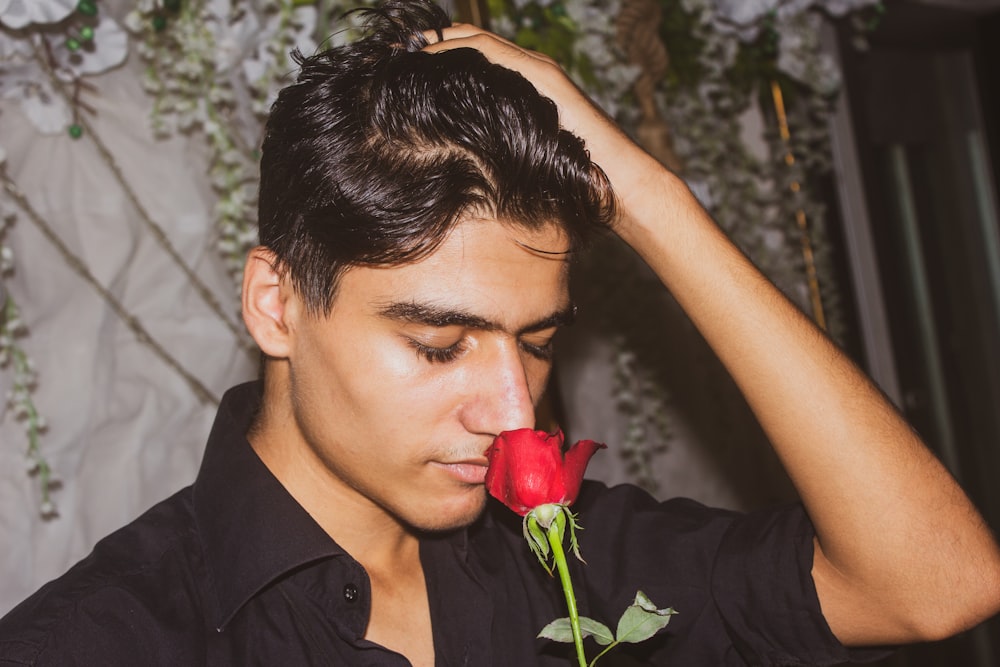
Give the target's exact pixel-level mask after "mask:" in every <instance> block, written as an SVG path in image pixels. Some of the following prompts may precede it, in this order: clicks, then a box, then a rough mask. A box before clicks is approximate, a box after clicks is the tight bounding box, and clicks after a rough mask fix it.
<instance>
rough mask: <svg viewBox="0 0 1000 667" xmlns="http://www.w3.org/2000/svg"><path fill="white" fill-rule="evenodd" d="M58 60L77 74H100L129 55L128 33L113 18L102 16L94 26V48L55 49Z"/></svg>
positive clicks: (119, 63)
mask: <svg viewBox="0 0 1000 667" xmlns="http://www.w3.org/2000/svg"><path fill="white" fill-rule="evenodd" d="M53 51H54V53H55V57H56V60H57V62H59V64H60V65H62V66H63V67H65V68H66V69H68V70H69V71H71V72H73V74H75V75H76V76H82V75H92V74H100V73H101V72H106V71H108V70H110V69H113V68H115V67H117V66H118V65H121V64H122V63H123V62H125V58H127V57H128V33H127V32H125V30H123V29H122V27H121V26H120V25H118V24H117V23H116V22H115V21H113V20H112V19H110V18H108V17H106V16H101V18H100V20H99V21H98V22H97V25H96V26H94V46H93V48H92V49H90V48H88V49H78V50H76V51H70V50H69V49H67V48H66V47H65V45H60V47H59V48H54V49H53Z"/></svg>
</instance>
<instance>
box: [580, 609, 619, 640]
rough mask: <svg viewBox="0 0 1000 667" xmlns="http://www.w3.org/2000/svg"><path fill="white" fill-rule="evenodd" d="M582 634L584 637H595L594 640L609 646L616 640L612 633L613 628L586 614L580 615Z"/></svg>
mask: <svg viewBox="0 0 1000 667" xmlns="http://www.w3.org/2000/svg"><path fill="white" fill-rule="evenodd" d="M580 634H581V635H583V636H584V637H593V638H594V641H595V642H597V643H598V644H600V645H601V646H607V645H608V644H610V643H611V642H613V641H614V640H615V636H614V635H613V634H611V628H609V627H608V626H606V625H604V624H603V623H601V622H600V621H595V620H594V619H592V618H587V617H586V616H581V617H580Z"/></svg>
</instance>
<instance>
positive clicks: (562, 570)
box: [546, 521, 587, 667]
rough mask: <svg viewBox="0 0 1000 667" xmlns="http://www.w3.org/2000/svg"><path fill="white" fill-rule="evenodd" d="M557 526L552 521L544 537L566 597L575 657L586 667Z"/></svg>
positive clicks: (578, 621)
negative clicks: (546, 537) (547, 540)
mask: <svg viewBox="0 0 1000 667" xmlns="http://www.w3.org/2000/svg"><path fill="white" fill-rule="evenodd" d="M557 524H558V522H557V521H553V522H552V524H551V525H550V526H549V528H548V530H547V531H546V535H547V536H548V538H549V545H550V546H551V547H552V557H553V559H554V560H555V562H556V569H557V570H558V571H559V581H560V583H562V589H563V593H564V594H565V595H566V607H567V608H568V609H569V624H570V627H571V628H572V629H573V644H574V645H575V646H576V657H577V658H578V659H579V660H580V667H587V656H586V655H584V653H583V635H582V634H581V633H580V614H579V613H578V612H577V610H576V595H575V594H574V593H573V582H572V581H571V580H570V578H569V566H568V565H567V563H566V552H565V551H563V545H562V534H561V531H560V530H559V528H558V526H557Z"/></svg>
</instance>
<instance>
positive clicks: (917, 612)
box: [619, 171, 1000, 643]
mask: <svg viewBox="0 0 1000 667" xmlns="http://www.w3.org/2000/svg"><path fill="white" fill-rule="evenodd" d="M660 178H661V179H662V183H661V184H659V185H658V186H656V187H655V188H652V189H649V190H648V191H647V193H646V194H645V195H644V196H636V195H634V194H633V196H632V197H633V198H632V204H631V205H629V206H628V207H627V208H626V210H624V211H623V217H622V223H621V228H620V229H619V233H620V234H621V236H622V237H623V238H624V239H625V240H626V241H628V242H629V243H630V244H631V245H632V246H633V247H634V248H636V249H637V251H638V252H639V253H640V254H641V255H642V256H643V257H644V259H645V260H646V261H647V262H648V263H649V264H650V266H651V267H652V268H653V269H654V270H655V271H656V272H657V273H658V274H659V276H660V277H661V278H662V279H663V281H664V283H665V284H666V285H667V286H668V287H669V288H670V290H671V291H672V293H673V294H674V296H675V297H676V298H677V299H678V301H679V302H680V303H681V305H682V306H683V307H684V309H685V311H686V312H687V313H688V315H689V316H690V317H691V318H692V320H693V321H694V323H695V324H696V326H697V327H698V329H699V331H700V332H701V333H702V335H703V336H704V337H705V338H706V340H707V341H708V342H709V344H710V345H711V346H712V348H713V350H714V351H715V352H716V354H717V355H718V356H719V358H720V359H721V360H722V362H723V363H724V364H725V365H726V367H727V369H728V370H729V372H730V374H731V375H732V376H733V378H734V379H735V381H736V382H737V384H738V385H739V386H740V388H741V390H742V391H743V393H744V395H745V396H746V399H747V401H748V402H749V404H750V406H751V408H752V409H753V410H754V413H755V414H756V416H757V418H758V420H759V421H760V423H761V425H762V426H763V428H764V429H765V431H766V432H767V435H768V437H769V439H770V440H771V442H772V444H773V446H774V448H775V450H776V452H777V454H778V456H779V457H780V458H781V460H782V463H783V464H784V466H785V468H786V470H787V471H788V473H789V475H790V476H791V478H792V480H793V482H794V483H795V485H796V488H797V489H798V491H799V493H800V495H801V497H802V499H803V502H804V503H805V505H806V508H807V510H808V512H809V515H810V517H811V518H812V520H813V522H814V524H815V526H816V531H817V535H818V550H817V554H818V555H817V559H816V567H815V570H814V575H815V577H816V579H817V588H818V590H819V591H820V594H821V602H822V603H823V608H824V612H825V613H826V615H827V620H828V621H829V622H830V624H831V627H833V628H834V629H835V631H836V632H838V636H839V637H840V639H842V640H843V641H847V642H852V643H866V642H875V641H878V642H887V641H900V642H902V641H912V640H916V639H922V638H929V637H933V636H939V635H945V634H949V633H951V632H953V631H956V630H958V629H961V628H962V627H967V626H968V625H970V624H974V623H975V622H978V621H979V620H981V619H982V618H984V617H986V616H989V615H991V614H992V613H995V612H996V610H997V607H998V605H1000V554H998V551H997V548H996V544H995V542H994V541H993V537H992V535H991V533H990V531H989V530H988V529H987V528H986V526H985V525H984V523H983V522H982V520H981V518H980V517H979V515H978V514H977V513H976V511H975V509H974V508H973V507H972V505H971V503H970V502H969V501H968V499H967V498H966V496H965V494H964V493H963V492H962V491H961V489H960V488H959V487H958V486H957V485H956V484H955V482H954V480H953V479H952V478H951V477H950V475H949V474H948V473H947V471H946V470H945V469H944V468H943V467H942V466H941V465H940V463H939V462H938V461H937V459H936V458H935V457H934V456H933V455H932V454H931V453H930V452H929V451H928V450H927V449H926V447H924V445H923V444H922V443H921V441H920V439H919V438H918V437H917V436H916V435H915V434H914V433H913V431H912V430H911V429H910V428H909V426H908V425H907V424H906V423H905V421H904V420H903V419H902V418H901V417H900V416H899V414H898V413H897V412H896V410H895V409H894V408H893V407H892V406H891V405H890V404H889V403H888V402H887V401H886V400H885V398H884V397H883V396H882V394H881V393H880V392H879V391H878V390H877V389H876V388H875V387H874V386H873V385H872V383H871V382H870V381H869V380H868V379H867V378H866V377H865V376H864V375H863V374H862V373H861V372H860V371H859V370H858V369H857V368H856V367H855V366H854V365H853V364H852V363H851V362H850V360H849V359H847V357H846V356H845V355H843V354H842V353H841V351H840V350H839V349H837V347H836V346H835V345H833V344H832V343H831V342H830V341H829V340H828V339H827V338H826V337H825V336H824V335H823V334H822V333H820V332H819V331H818V330H817V329H816V328H815V327H814V326H813V325H812V323H811V322H810V321H809V320H808V319H807V318H806V317H805V316H804V315H802V313H801V312H800V311H799V310H798V309H797V308H796V307H794V306H793V305H792V304H791V303H790V302H789V301H788V300H787V299H785V298H784V296H783V295H781V294H780V293H779V292H778V290H777V289H775V288H774V287H773V286H772V285H771V284H770V283H769V282H768V281H767V280H766V279H765V278H764V277H763V276H762V275H761V274H760V273H759V271H757V270H756V269H755V268H754V267H753V266H752V264H751V263H750V262H749V261H748V260H747V259H746V258H745V257H744V256H743V255H742V254H741V253H740V252H739V251H738V250H737V249H736V248H735V247H734V246H733V245H732V244H731V243H730V242H729V241H728V240H727V239H726V238H725V237H724V235H723V234H722V233H721V231H719V230H718V228H717V227H716V225H715V224H714V223H712V221H711V220H709V219H708V216H707V215H706V214H705V213H704V212H703V211H702V210H701V207H700V206H698V204H697V203H696V202H695V201H694V199H693V197H692V196H691V195H690V193H689V192H687V189H686V188H684V186H683V185H682V184H680V183H679V182H678V181H677V180H676V179H675V178H674V177H673V176H671V175H669V174H667V173H666V172H665V171H661V173H660ZM661 197H664V198H663V199H660V201H669V202H671V204H670V205H669V207H668V209H667V212H666V213H657V212H656V209H655V205H654V204H653V202H654V201H655V200H657V199H659V198H661ZM873 601H874V603H875V604H873ZM876 604H877V606H876ZM859 621H860V622H859Z"/></svg>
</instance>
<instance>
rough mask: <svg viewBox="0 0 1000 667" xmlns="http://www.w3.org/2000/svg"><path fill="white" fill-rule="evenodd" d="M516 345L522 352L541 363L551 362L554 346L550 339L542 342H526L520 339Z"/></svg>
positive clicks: (526, 340)
mask: <svg viewBox="0 0 1000 667" xmlns="http://www.w3.org/2000/svg"><path fill="white" fill-rule="evenodd" d="M518 345H519V346H520V348H521V349H522V350H524V351H525V352H527V353H528V354H530V355H531V356H533V357H535V358H536V359H540V360H541V361H552V354H553V352H554V349H555V348H554V346H553V344H552V338H551V337H550V338H548V339H545V340H544V341H543V340H541V339H539V340H537V341H536V340H528V339H525V338H522V339H521V340H519V341H518Z"/></svg>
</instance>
